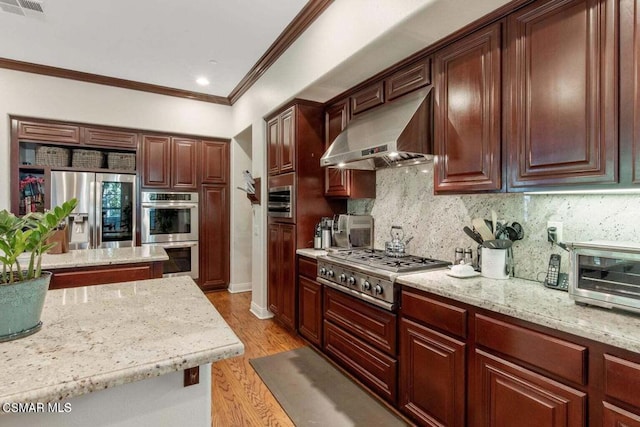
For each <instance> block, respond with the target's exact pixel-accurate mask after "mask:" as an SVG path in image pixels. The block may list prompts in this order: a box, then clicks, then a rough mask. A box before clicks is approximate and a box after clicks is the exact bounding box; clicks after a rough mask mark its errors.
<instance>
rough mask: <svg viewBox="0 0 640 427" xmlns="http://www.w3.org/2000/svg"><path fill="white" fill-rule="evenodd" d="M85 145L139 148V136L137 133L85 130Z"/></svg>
mask: <svg viewBox="0 0 640 427" xmlns="http://www.w3.org/2000/svg"><path fill="white" fill-rule="evenodd" d="M84 143H85V144H87V145H97V146H100V147H115V148H137V146H138V134H137V133H135V132H124V131H117V130H108V129H95V128H84Z"/></svg>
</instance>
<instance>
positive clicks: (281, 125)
mask: <svg viewBox="0 0 640 427" xmlns="http://www.w3.org/2000/svg"><path fill="white" fill-rule="evenodd" d="M295 115H296V107H295V106H291V107H290V108H287V109H286V110H284V111H283V112H281V113H280V114H278V115H277V116H275V117H273V118H271V119H270V120H268V121H267V146H268V147H269V175H277V174H281V173H287V172H293V171H295V170H296V116H295ZM318 161H320V160H318Z"/></svg>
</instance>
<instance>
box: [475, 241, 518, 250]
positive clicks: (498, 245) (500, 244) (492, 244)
mask: <svg viewBox="0 0 640 427" xmlns="http://www.w3.org/2000/svg"><path fill="white" fill-rule="evenodd" d="M512 245H513V242H512V241H511V240H507V239H494V240H485V241H484V242H482V246H484V247H485V248H489V249H509V248H510V247H511V246H512Z"/></svg>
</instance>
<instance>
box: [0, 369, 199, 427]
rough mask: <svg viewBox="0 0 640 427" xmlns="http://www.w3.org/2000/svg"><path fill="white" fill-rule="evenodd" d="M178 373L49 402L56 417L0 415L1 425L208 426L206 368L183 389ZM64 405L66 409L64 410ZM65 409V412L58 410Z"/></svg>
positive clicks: (47, 413)
mask: <svg viewBox="0 0 640 427" xmlns="http://www.w3.org/2000/svg"><path fill="white" fill-rule="evenodd" d="M183 382H184V375H183V371H178V372H171V373H168V374H165V375H162V376H159V377H153V378H148V379H146V380H142V381H137V382H133V383H129V384H123V385H120V386H116V387H113V388H108V389H105V390H100V391H96V392H93V393H89V394H85V395H82V396H78V397H74V398H71V399H67V400H62V401H59V402H55V403H53V404H52V405H57V407H58V408H59V410H60V413H55V412H54V413H52V412H50V411H49V404H47V403H44V404H43V405H42V408H43V410H44V412H42V413H12V412H8V413H7V412H5V413H4V414H2V415H0V425H1V426H2V427H24V426H29V427H86V426H91V427H103V426H104V427H107V426H109V427H159V426H165V427H173V426H190V427H191V426H193V427H210V426H211V364H206V365H202V366H200V383H199V384H195V385H192V386H189V387H184V385H183ZM65 405H66V406H65ZM65 408H66V409H67V410H69V412H66V413H65V412H64V410H65Z"/></svg>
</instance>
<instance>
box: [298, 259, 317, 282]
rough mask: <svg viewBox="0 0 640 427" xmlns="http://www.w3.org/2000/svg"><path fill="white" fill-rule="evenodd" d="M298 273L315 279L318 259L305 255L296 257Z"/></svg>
mask: <svg viewBox="0 0 640 427" xmlns="http://www.w3.org/2000/svg"><path fill="white" fill-rule="evenodd" d="M298 274H299V275H301V276H304V277H308V278H309V279H313V280H316V277H317V276H318V261H316V260H314V259H309V258H306V257H302V256H299V257H298Z"/></svg>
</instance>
